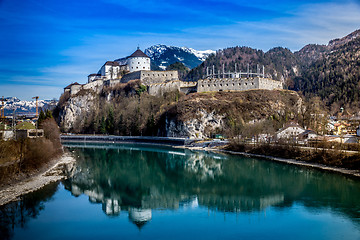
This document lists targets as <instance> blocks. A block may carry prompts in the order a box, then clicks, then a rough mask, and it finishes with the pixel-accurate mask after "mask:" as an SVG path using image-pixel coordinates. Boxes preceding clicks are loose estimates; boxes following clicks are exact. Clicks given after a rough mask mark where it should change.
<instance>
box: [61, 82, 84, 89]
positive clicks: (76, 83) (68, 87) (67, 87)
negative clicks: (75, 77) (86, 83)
mask: <svg viewBox="0 0 360 240" xmlns="http://www.w3.org/2000/svg"><path fill="white" fill-rule="evenodd" d="M73 85H80V84H79V83H78V82H74V83H72V84H70V85H68V86H66V87H64V89H70V88H71V86H73Z"/></svg>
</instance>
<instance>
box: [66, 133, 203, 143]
mask: <svg viewBox="0 0 360 240" xmlns="http://www.w3.org/2000/svg"><path fill="white" fill-rule="evenodd" d="M196 140H197V139H189V138H175V137H146V136H107V135H61V142H94V143H98V142H105V143H148V144H162V145H172V146H174V145H175V146H176V145H178V146H181V145H189V144H191V143H193V142H194V141H196Z"/></svg>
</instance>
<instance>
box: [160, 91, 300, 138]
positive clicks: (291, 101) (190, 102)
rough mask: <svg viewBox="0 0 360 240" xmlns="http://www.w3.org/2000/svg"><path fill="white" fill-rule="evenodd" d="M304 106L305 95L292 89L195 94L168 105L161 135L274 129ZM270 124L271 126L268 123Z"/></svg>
mask: <svg viewBox="0 0 360 240" xmlns="http://www.w3.org/2000/svg"><path fill="white" fill-rule="evenodd" d="M301 109H303V101H302V98H301V97H300V96H299V95H298V94H297V93H296V92H293V91H289V90H249V91H242V92H210V93H195V94H190V95H187V96H185V97H184V98H182V99H181V100H180V101H179V102H177V103H176V104H173V105H171V106H169V107H168V108H167V109H166V110H165V111H164V112H163V114H162V115H161V116H160V119H159V125H160V126H163V127H162V128H160V134H161V135H165V136H184V137H193V138H206V137H211V136H212V135H214V134H225V135H228V136H231V135H236V134H238V133H239V131H240V130H241V129H242V128H244V126H246V125H258V126H259V127H260V125H262V127H261V128H263V129H265V130H269V128H270V125H271V127H272V131H275V130H276V129H277V128H280V127H282V124H283V123H284V122H286V121H288V120H290V119H293V118H297V116H298V115H299V114H300V110H301ZM265 125H268V126H265Z"/></svg>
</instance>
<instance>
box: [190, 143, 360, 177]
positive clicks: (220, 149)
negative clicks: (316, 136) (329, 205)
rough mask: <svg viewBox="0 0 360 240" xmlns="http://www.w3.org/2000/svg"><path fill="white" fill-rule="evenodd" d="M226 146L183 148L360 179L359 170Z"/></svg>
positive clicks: (205, 144) (208, 145) (210, 144)
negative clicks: (232, 149) (232, 148)
mask: <svg viewBox="0 0 360 240" xmlns="http://www.w3.org/2000/svg"><path fill="white" fill-rule="evenodd" d="M226 144H227V143H224V144H219V142H215V144H214V143H212V142H203V143H202V145H203V146H199V145H198V146H185V147H184V148H187V149H189V150H195V151H212V152H219V153H226V154H231V155H241V156H245V157H254V158H260V159H264V160H270V161H275V162H280V163H285V164H291V165H297V166H301V167H307V168H314V169H319V170H322V171H330V172H334V173H339V174H343V175H347V176H351V177H357V178H359V177H360V170H352V169H346V168H341V167H334V166H328V165H324V164H319V163H313V162H306V161H301V160H298V159H290V158H280V157H274V156H269V155H264V154H255V153H248V152H240V151H231V150H227V149H224V148H225V146H226Z"/></svg>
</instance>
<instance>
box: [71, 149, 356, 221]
mask: <svg viewBox="0 0 360 240" xmlns="http://www.w3.org/2000/svg"><path fill="white" fill-rule="evenodd" d="M73 147H74V146H73ZM70 149H71V150H72V151H73V152H74V154H75V155H76V156H78V163H77V168H76V170H75V173H74V176H73V177H72V178H71V179H69V180H67V181H66V182H65V183H64V184H65V188H66V189H67V190H69V191H71V193H72V194H73V195H75V196H79V195H81V194H85V195H87V196H88V197H89V201H90V202H92V203H99V204H101V205H102V209H103V211H104V213H105V214H107V215H109V216H117V215H119V214H120V212H121V211H127V212H128V214H129V219H130V220H131V221H132V222H133V223H135V224H136V225H137V226H138V227H141V226H143V225H144V224H145V223H146V222H148V221H149V220H151V219H152V213H151V209H174V210H175V209H178V208H179V207H185V206H201V207H206V208H208V209H211V210H214V211H224V212H253V211H263V210H264V209H266V208H268V207H269V206H275V207H276V208H279V209H282V208H287V207H291V206H292V205H293V204H294V203H295V202H300V203H301V204H303V205H304V206H306V207H307V208H309V209H319V208H331V209H332V211H335V212H339V213H342V214H345V215H346V216H348V217H349V218H351V219H352V220H353V221H355V222H358V219H359V217H360V208H359V206H360V203H359V199H360V184H359V182H358V181H357V180H352V179H349V178H346V177H344V176H341V175H336V174H330V173H325V172H320V171H315V170H310V169H305V168H298V167H294V166H288V165H283V164H274V163H272V162H267V161H259V160H255V159H249V158H241V157H234V156H225V155H218V154H211V153H204V152H190V151H188V150H176V149H175V150H174V149H172V148H165V147H162V148H154V147H138V146H136V147H135V146H132V145H126V146H117V145H110V146H105V147H104V146H102V145H90V146H81V147H79V146H77V147H76V148H70Z"/></svg>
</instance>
